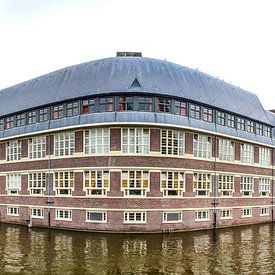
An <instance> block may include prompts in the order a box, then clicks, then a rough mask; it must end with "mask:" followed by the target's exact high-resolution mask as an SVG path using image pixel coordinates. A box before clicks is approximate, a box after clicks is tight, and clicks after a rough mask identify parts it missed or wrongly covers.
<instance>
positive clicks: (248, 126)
mask: <svg viewBox="0 0 275 275" xmlns="http://www.w3.org/2000/svg"><path fill="white" fill-rule="evenodd" d="M254 127H255V126H254V122H253V121H251V120H247V121H246V130H247V132H249V133H254Z"/></svg>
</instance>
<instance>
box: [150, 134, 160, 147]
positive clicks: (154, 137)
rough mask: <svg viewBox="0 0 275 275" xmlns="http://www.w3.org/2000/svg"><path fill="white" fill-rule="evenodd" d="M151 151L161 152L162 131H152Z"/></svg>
mask: <svg viewBox="0 0 275 275" xmlns="http://www.w3.org/2000/svg"><path fill="white" fill-rule="evenodd" d="M150 151H153V152H160V129H150Z"/></svg>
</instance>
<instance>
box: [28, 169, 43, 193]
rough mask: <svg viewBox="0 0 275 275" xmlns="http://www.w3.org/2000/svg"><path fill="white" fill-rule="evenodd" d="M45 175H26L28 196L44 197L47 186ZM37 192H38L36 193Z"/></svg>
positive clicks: (35, 173) (34, 173)
mask: <svg viewBox="0 0 275 275" xmlns="http://www.w3.org/2000/svg"><path fill="white" fill-rule="evenodd" d="M47 180H48V178H47V173H45V172H33V173H29V174H28V191H29V192H30V195H35V196H38V195H42V196H43V195H44V193H45V191H46V185H47ZM37 191H38V192H37Z"/></svg>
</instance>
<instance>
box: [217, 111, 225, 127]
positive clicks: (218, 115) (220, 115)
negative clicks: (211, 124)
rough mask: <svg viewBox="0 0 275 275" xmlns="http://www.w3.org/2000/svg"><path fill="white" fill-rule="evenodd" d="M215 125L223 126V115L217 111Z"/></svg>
mask: <svg viewBox="0 0 275 275" xmlns="http://www.w3.org/2000/svg"><path fill="white" fill-rule="evenodd" d="M217 124H220V125H225V113H223V112H219V111H217Z"/></svg>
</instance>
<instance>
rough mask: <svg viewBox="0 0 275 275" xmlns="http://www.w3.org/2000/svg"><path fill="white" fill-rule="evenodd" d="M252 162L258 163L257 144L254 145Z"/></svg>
mask: <svg viewBox="0 0 275 275" xmlns="http://www.w3.org/2000/svg"><path fill="white" fill-rule="evenodd" d="M254 162H255V163H259V146H254Z"/></svg>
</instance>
